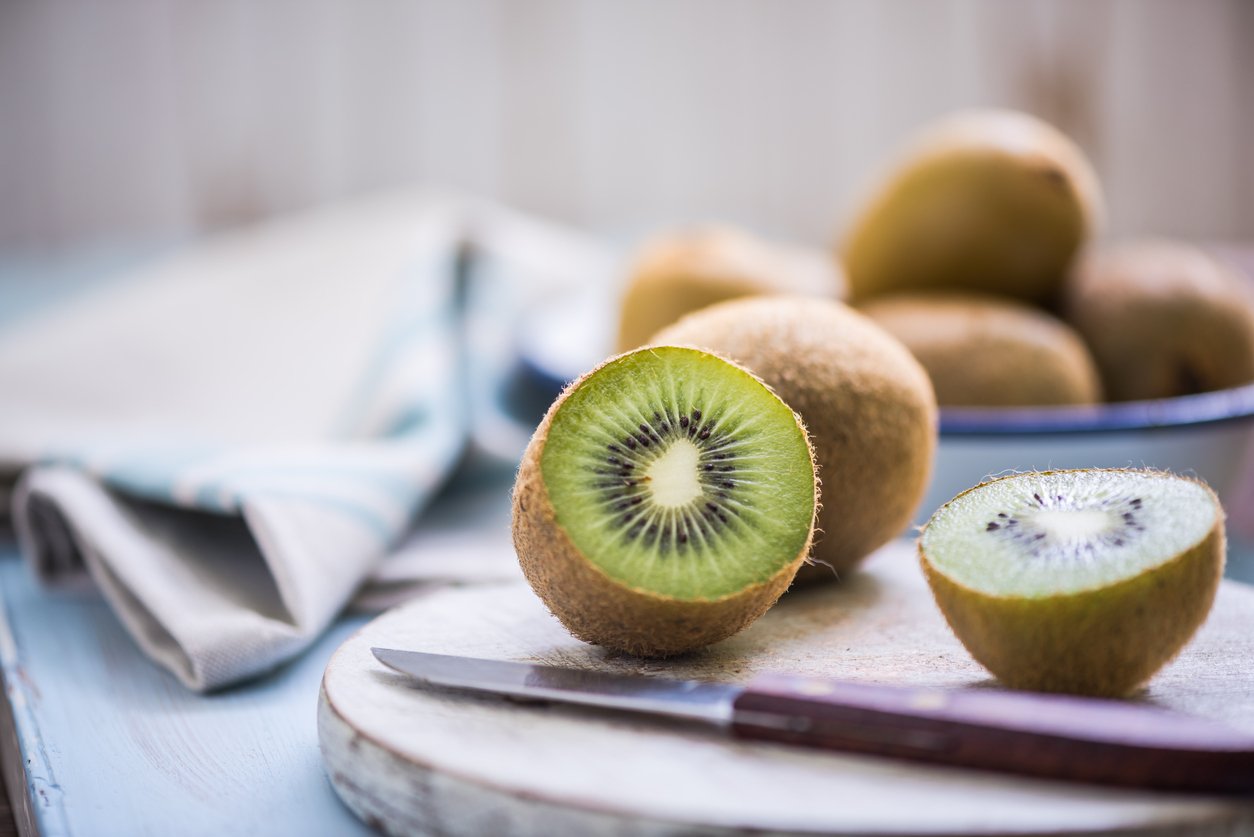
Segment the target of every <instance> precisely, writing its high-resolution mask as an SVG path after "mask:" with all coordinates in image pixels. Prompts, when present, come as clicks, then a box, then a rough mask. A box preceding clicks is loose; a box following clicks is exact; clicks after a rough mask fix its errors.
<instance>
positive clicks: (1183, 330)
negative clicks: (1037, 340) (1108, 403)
mask: <svg viewBox="0 0 1254 837" xmlns="http://www.w3.org/2000/svg"><path fill="white" fill-rule="evenodd" d="M1066 317H1067V319H1068V320H1070V321H1071V323H1072V324H1073V325H1074V326H1075V327H1076V329H1077V330H1078V331H1079V332H1080V334H1081V335H1082V336H1083V337H1084V339H1085V341H1086V342H1087V343H1088V344H1089V347H1090V349H1091V350H1092V352H1093V356H1094V358H1095V359H1096V360H1097V365H1098V367H1099V368H1100V369H1101V373H1102V378H1103V381H1104V384H1105V387H1106V392H1107V396H1108V397H1109V398H1110V399H1111V400H1112V401H1129V400H1135V399H1143V398H1170V397H1173V396H1178V395H1193V394H1196V393H1199V392H1207V391H1210V390H1216V389H1226V388H1228V387H1235V386H1241V385H1243V384H1248V383H1250V382H1251V381H1254V302H1252V301H1251V293H1250V289H1249V287H1248V285H1247V283H1245V282H1243V281H1241V277H1240V276H1238V275H1237V274H1236V273H1235V272H1234V271H1233V270H1231V269H1229V268H1228V267H1226V266H1225V265H1223V264H1221V263H1220V262H1219V261H1217V260H1216V259H1214V258H1212V257H1210V256H1209V255H1207V254H1206V253H1204V252H1202V251H1201V250H1199V249H1197V248H1196V247H1191V246H1189V245H1186V244H1181V243H1177V242H1172V241H1168V240H1163V239H1146V240H1139V241H1127V242H1124V243H1121V244H1117V245H1113V246H1110V247H1107V248H1105V249H1101V250H1097V251H1095V252H1093V253H1090V254H1089V255H1088V256H1086V258H1085V259H1084V260H1083V261H1082V262H1081V263H1080V265H1079V267H1078V269H1077V270H1076V271H1075V273H1074V275H1073V276H1072V277H1071V278H1070V280H1069V282H1068V287H1067V296H1066Z"/></svg>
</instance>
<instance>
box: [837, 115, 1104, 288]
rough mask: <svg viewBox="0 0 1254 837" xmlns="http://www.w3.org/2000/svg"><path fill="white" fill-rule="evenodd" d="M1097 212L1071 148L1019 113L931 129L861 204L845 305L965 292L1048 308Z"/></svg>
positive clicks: (1088, 179)
mask: <svg viewBox="0 0 1254 837" xmlns="http://www.w3.org/2000/svg"><path fill="white" fill-rule="evenodd" d="M1100 215H1101V194H1100V190H1099V186H1098V182H1097V177H1096V175H1094V173H1093V170H1092V167H1091V166H1090V165H1089V163H1088V161H1087V160H1086V159H1085V157H1084V155H1083V153H1081V151H1080V149H1079V148H1077V147H1076V145H1075V144H1074V143H1073V142H1071V140H1069V139H1067V137H1065V136H1064V135H1063V134H1061V133H1060V132H1059V131H1058V130H1056V129H1055V128H1053V127H1052V126H1050V125H1048V124H1046V123H1044V122H1042V121H1041V120H1039V119H1036V118H1035V117H1032V116H1029V115H1028V114H1026V113H1016V112H1014V111H997V110H992V111H967V112H961V113H957V114H954V115H951V116H949V117H947V118H945V119H942V120H940V121H938V122H936V123H933V124H931V125H928V126H926V127H925V128H924V129H923V130H922V132H921V133H920V134H919V135H918V137H917V138H916V139H915V141H914V143H913V144H912V145H911V146H910V148H908V149H907V150H906V152H905V153H904V155H903V156H902V157H901V158H900V159H899V160H898V161H897V162H896V164H895V165H894V166H893V167H892V168H891V169H890V170H889V171H888V172H887V173H886V176H885V177H884V178H883V180H882V181H881V182H880V183H879V184H878V186H877V187H876V188H875V189H874V190H873V191H872V193H871V194H870V196H869V197H868V199H867V200H866V201H865V202H864V203H863V204H862V207H861V210H860V211H859V212H858V213H857V215H856V217H855V220H854V222H853V224H852V225H851V227H850V229H849V230H848V232H847V234H846V236H845V238H844V242H843V246H842V248H841V255H842V259H843V262H844V265H845V269H846V271H847V272H848V275H849V287H850V298H851V299H853V300H854V301H861V300H863V299H867V298H869V297H872V296H876V295H879V294H884V293H891V292H894V291H901V290H938V289H946V288H948V289H963V290H972V291H983V292H985V293H994V294H1000V295H1003V296H1010V297H1015V298H1018V299H1023V300H1027V301H1030V302H1038V303H1039V302H1047V301H1050V300H1052V298H1053V297H1054V296H1055V294H1056V292H1057V290H1058V288H1059V286H1060V285H1061V283H1062V281H1063V279H1064V277H1065V276H1066V272H1067V268H1068V266H1069V265H1070V262H1071V260H1072V257H1073V256H1074V255H1075V253H1076V252H1077V251H1078V250H1079V248H1080V246H1081V245H1082V244H1083V243H1084V241H1085V240H1086V239H1088V238H1089V237H1090V235H1091V234H1092V232H1093V230H1094V228H1095V227H1096V225H1097V223H1098V219H1099V217H1100Z"/></svg>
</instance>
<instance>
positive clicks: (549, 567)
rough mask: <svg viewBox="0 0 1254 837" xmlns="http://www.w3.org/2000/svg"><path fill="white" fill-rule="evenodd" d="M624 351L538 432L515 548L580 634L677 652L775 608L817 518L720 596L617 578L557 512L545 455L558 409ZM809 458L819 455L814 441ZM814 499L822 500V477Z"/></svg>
mask: <svg viewBox="0 0 1254 837" xmlns="http://www.w3.org/2000/svg"><path fill="white" fill-rule="evenodd" d="M618 357H622V355H616V356H615V357H612V358H609V359H607V360H606V361H604V362H603V363H602V364H600V365H598V366H597V367H596V369H593V370H592V371H590V372H588V373H586V374H585V375H583V376H582V377H580V378H579V380H577V381H575V382H574V383H572V384H570V385H569V386H567V387H566V389H565V390H564V391H563V392H562V394H561V395H560V396H559V397H558V398H557V400H556V401H554V402H553V404H552V406H550V407H549V410H548V412H547V413H546V414H545V416H544V419H543V421H541V422H540V425H539V427H537V428H536V431H535V433H534V434H533V435H532V437H531V441H530V443H529V444H528V445H527V449H526V452H525V453H524V454H523V458H522V463H521V464H520V466H519V469H518V476H517V478H516V480H515V482H514V491H513V539H514V550H515V552H516V553H517V554H518V561H519V565H520V566H521V567H522V571H523V575H524V576H526V578H527V581H528V582H529V583H530V584H531V587H532V589H533V590H535V592H536V594H537V595H538V596H539V597H540V599H541V601H543V602H544V605H545V607H547V608H548V609H549V612H550V613H552V614H553V615H554V616H556V617H557V618H558V620H559V621H560V622H561V623H562V624H563V625H564V626H565V627H566V629H567V630H568V631H570V632H571V634H572V635H574V636H575V637H576V638H578V639H581V640H583V641H584V642H588V643H591V644H593V645H600V646H602V647H604V648H608V649H610V650H613V651H620V652H623V653H627V654H632V655H635V656H640V657H670V656H674V655H677V654H683V653H687V652H689V651H694V650H696V649H698V648H702V647H704V646H706V645H709V644H711V643H714V642H718V641H719V640H722V639H726V638H727V637H729V636H731V635H733V634H735V633H737V632H739V631H741V630H743V629H744V628H746V627H748V626H749V625H750V624H751V623H752V622H754V621H755V620H756V619H757V618H758V617H760V616H761V615H762V614H763V613H765V612H766V611H767V610H769V609H770V607H771V605H773V604H775V602H776V601H777V600H778V599H779V597H780V596H781V595H783V593H784V591H785V590H787V589H788V586H789V585H790V584H791V583H792V580H793V577H794V576H795V575H796V573H797V569H798V568H799V567H800V566H801V564H802V563H803V562H804V561H805V558H806V556H807V555H808V554H809V552H810V546H811V543H812V541H813V538H814V525H813V521H812V522H811V526H810V532H809V535H808V536H807V538H806V541H805V544H804V546H803V547H802V549H801V551H800V552H799V553H798V554H797V556H796V557H795V558H794V559H793V560H792V561H790V562H789V563H788V564H787V565H785V566H784V567H782V568H781V569H780V570H779V571H778V572H776V573H775V574H774V575H773V576H771V577H770V578H769V579H767V580H766V581H765V582H763V583H761V584H757V585H753V586H750V587H748V588H746V589H744V590H741V591H740V592H738V593H733V594H730V595H727V596H723V597H721V598H717V599H709V600H687V599H678V598H673V597H670V596H664V595H660V594H657V593H653V592H651V591H648V590H643V589H638V588H634V587H631V586H629V585H627V584H624V583H623V582H621V581H618V580H616V579H613V578H611V577H610V576H609V575H608V574H606V573H605V572H604V571H602V570H601V569H600V568H599V567H597V566H596V565H595V564H593V563H592V562H591V561H589V560H588V559H587V558H586V557H584V555H583V553H582V552H580V550H579V549H578V548H577V547H576V546H575V544H574V543H573V542H572V541H571V539H570V536H569V535H567V533H566V531H565V530H564V529H563V528H562V526H561V524H559V523H558V521H557V518H556V516H555V514H554V510H553V503H552V501H551V500H550V498H549V493H548V489H547V488H546V487H545V484H544V475H543V472H542V469H541V456H542V454H543V452H544V445H545V442H546V441H547V439H548V434H549V428H550V426H551V425H552V422H553V417H554V416H555V415H556V414H557V411H558V410H559V409H560V408H561V406H562V403H563V402H564V401H565V400H566V398H567V397H568V396H569V395H570V393H571V392H573V391H574V390H575V389H576V388H577V387H579V386H580V385H581V384H582V383H583V382H584V381H585V380H586V379H588V378H589V377H591V376H593V375H595V374H596V373H597V371H598V370H600V368H601V367H602V366H604V365H606V364H608V363H611V362H613V361H614V360H616V359H617V358H618ZM724 359H725V358H724ZM746 371H747V370H746ZM759 380H760V379H759ZM764 386H765V384H764ZM767 389H768V390H769V387H767ZM776 397H778V396H776ZM797 423H798V425H799V426H801V428H802V431H803V435H804V436H805V438H806V440H807V446H809V435H808V434H806V433H805V432H804V431H805V426H804V425H802V424H801V421H800V419H798V420H797ZM810 459H811V462H813V460H814V451H813V448H812V447H811V448H810ZM814 503H815V506H816V508H817V505H818V481H817V479H816V480H815V494H814Z"/></svg>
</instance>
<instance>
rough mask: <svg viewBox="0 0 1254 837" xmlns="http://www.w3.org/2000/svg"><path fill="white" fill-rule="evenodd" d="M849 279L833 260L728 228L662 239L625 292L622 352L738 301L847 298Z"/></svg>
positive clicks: (640, 260) (649, 249)
mask: <svg viewBox="0 0 1254 837" xmlns="http://www.w3.org/2000/svg"><path fill="white" fill-rule="evenodd" d="M844 284H845V283H844V275H843V273H842V272H841V270H840V268H839V266H838V265H837V264H835V263H834V262H833V261H832V260H831V259H830V258H829V257H827V255H826V254H823V253H820V252H815V251H809V250H806V249H804V248H801V247H796V246H791V245H783V244H776V243H768V242H766V241H764V240H762V239H760V238H757V237H755V236H753V235H750V234H749V233H747V232H744V231H741V230H738V229H735V228H733V227H728V226H715V225H710V226H702V227H690V228H684V229H678V230H673V231H671V232H668V233H665V234H662V235H658V236H655V237H654V238H652V239H651V240H649V241H647V242H646V243H645V244H644V245H643V246H642V247H641V249H640V252H639V254H638V255H637V257H636V261H635V264H634V266H633V268H632V272H631V276H630V277H629V279H628V282H627V287H626V289H625V291H624V293H623V298H622V305H621V307H620V317H619V328H618V350H619V351H627V350H628V349H635V348H638V347H639V346H641V345H643V344H644V343H645V341H646V340H648V339H649V337H650V336H652V335H653V333H654V332H656V331H657V330H658V329H660V328H662V327H664V326H667V325H670V324H671V323H673V322H675V321H676V320H678V319H679V318H680V317H682V316H683V315H684V314H687V313H688V312H690V311H696V310H697V309H699V308H704V307H706V306H707V305H713V304H714V303H716V302H722V301H723V300H725V299H733V298H735V297H742V296H753V295H755V294H777V293H796V294H809V295H815V296H828V297H840V296H843V295H844Z"/></svg>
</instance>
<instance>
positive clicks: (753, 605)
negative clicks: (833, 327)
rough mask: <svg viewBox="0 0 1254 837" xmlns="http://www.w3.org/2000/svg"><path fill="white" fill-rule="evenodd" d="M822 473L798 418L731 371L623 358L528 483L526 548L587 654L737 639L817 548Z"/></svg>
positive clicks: (695, 356)
mask: <svg viewBox="0 0 1254 837" xmlns="http://www.w3.org/2000/svg"><path fill="white" fill-rule="evenodd" d="M816 492H817V489H816V482H815V475H814V463H813V458H812V455H811V453H810V446H809V441H808V439H807V436H806V433H805V429H804V427H803V426H802V425H801V423H800V421H799V419H798V418H797V416H796V414H795V413H793V411H792V410H791V409H790V408H789V407H788V406H787V405H785V404H784V402H783V401H781V400H780V399H779V398H778V397H777V396H776V395H775V394H774V393H773V392H771V391H770V390H769V389H768V388H767V387H766V386H765V385H764V384H763V383H762V382H761V381H760V380H758V379H757V378H755V377H754V376H753V375H752V374H750V373H749V372H747V371H746V370H744V369H742V368H741V367H739V366H736V365H735V364H733V363H730V362H728V361H726V360H724V359H722V358H720V357H718V356H716V355H712V354H709V353H706V352H702V351H697V350H694V349H687V348H679V347H666V346H662V347H653V348H650V349H645V350H639V351H635V352H630V353H628V354H625V355H621V356H619V357H617V358H613V359H611V360H609V361H608V362H606V363H605V364H603V365H601V366H600V367H598V368H597V369H595V370H593V371H592V372H590V373H588V374H587V375H585V376H584V377H583V378H581V379H580V380H579V381H577V382H576V383H575V384H573V385H572V386H571V387H570V388H569V389H568V390H567V391H566V392H565V393H564V394H563V395H562V396H561V397H560V398H559V399H558V401H557V402H555V404H554V405H553V407H551V408H550V410H549V413H548V415H547V416H546V417H545V419H544V421H543V422H542V423H541V425H540V427H539V428H538V429H537V431H536V434H535V436H534V437H533V438H532V442H531V444H530V446H529V447H528V450H527V453H526V454H525V456H524V459H523V464H522V466H521V467H520V470H519V475H518V480H517V483H516V486H515V492H514V541H515V546H516V548H517V551H518V554H519V559H520V562H521V564H522V567H523V570H524V573H525V574H526V575H527V577H528V580H529V581H530V582H531V583H532V586H533V587H534V588H535V589H536V591H537V593H538V594H539V595H540V596H541V598H542V599H543V600H544V601H545V603H546V604H547V605H548V606H549V609H550V610H551V611H552V612H553V613H554V614H555V615H557V616H558V618H559V619H561V620H562V621H563V623H565V624H566V626H567V627H568V628H569V629H570V630H571V631H572V632H573V633H574V634H575V635H576V636H579V637H580V638H583V639H585V640H588V641H590V642H594V643H596V644H600V645H605V646H607V647H611V648H616V649H619V650H624V651H629V652H632V653H638V654H645V655H665V654H671V653H679V652H680V651H684V650H689V649H691V648H695V647H699V646H700V645H704V644H707V643H708V642H713V641H715V640H717V639H722V638H723V637H725V636H729V635H730V634H731V633H734V632H735V631H736V630H739V629H740V628H741V627H744V625H746V624H748V623H749V622H750V621H752V620H753V619H755V618H756V617H757V616H758V615H760V614H761V613H762V612H764V611H765V610H766V608H767V607H769V606H770V604H772V603H773V602H774V600H775V598H777V597H778V596H779V594H780V593H782V592H783V590H784V589H785V588H786V587H787V585H788V583H789V582H790V581H791V580H792V576H793V574H794V573H795V571H796V568H797V566H798V565H799V564H800V563H801V561H802V560H803V559H804V557H805V555H806V554H807V552H808V550H809V548H810V540H811V536H812V527H813V520H814V514H815V507H816V501H817V498H816Z"/></svg>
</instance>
